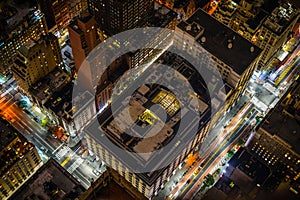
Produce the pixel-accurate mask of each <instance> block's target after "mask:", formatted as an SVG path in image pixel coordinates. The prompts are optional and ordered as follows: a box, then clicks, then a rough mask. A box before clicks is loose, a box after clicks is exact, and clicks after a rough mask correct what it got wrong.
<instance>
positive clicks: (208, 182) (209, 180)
mask: <svg viewBox="0 0 300 200" xmlns="http://www.w3.org/2000/svg"><path fill="white" fill-rule="evenodd" d="M214 183H215V180H214V177H213V175H211V174H207V175H206V176H205V177H204V186H205V187H210V186H212V185H213V184H214Z"/></svg>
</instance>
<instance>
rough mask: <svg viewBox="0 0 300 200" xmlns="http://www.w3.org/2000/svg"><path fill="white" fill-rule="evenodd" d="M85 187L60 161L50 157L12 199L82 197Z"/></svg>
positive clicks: (71, 199)
mask: <svg viewBox="0 0 300 200" xmlns="http://www.w3.org/2000/svg"><path fill="white" fill-rule="evenodd" d="M84 192H85V189H84V188H83V187H82V186H81V185H80V183H79V182H78V181H77V180H76V179H75V178H74V177H73V176H72V175H71V174H70V173H69V172H68V171H67V170H65V169H64V168H63V167H62V166H61V165H60V164H59V163H57V162H56V161H55V160H53V159H52V158H50V159H49V160H48V161H47V162H46V163H45V164H44V165H43V166H42V167H41V168H40V169H39V170H37V172H36V173H35V174H34V175H33V176H32V177H31V178H30V179H29V180H28V181H27V182H26V184H24V185H22V186H21V187H20V188H19V189H18V190H17V191H16V192H15V194H14V195H13V196H12V197H11V200H27V199H65V200H74V199H80V197H81V195H82V194H83V193H84Z"/></svg>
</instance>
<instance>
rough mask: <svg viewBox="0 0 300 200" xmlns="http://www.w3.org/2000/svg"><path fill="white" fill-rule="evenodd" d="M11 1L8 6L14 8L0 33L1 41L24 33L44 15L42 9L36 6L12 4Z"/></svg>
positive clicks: (6, 18)
mask: <svg viewBox="0 0 300 200" xmlns="http://www.w3.org/2000/svg"><path fill="white" fill-rule="evenodd" d="M9 2H10V3H9V5H8V6H9V8H10V9H11V10H12V11H11V13H12V15H11V16H8V17H5V23H4V29H3V30H2V31H1V33H0V42H1V41H3V42H4V41H5V40H6V39H7V38H12V37H14V36H15V35H18V34H20V33H22V30H24V29H26V28H28V27H30V26H31V25H32V24H35V23H36V22H37V21H38V20H40V19H41V18H42V17H43V16H44V14H43V13H41V11H40V10H38V9H35V8H34V7H32V8H31V7H27V6H26V5H25V6H24V5H23V6H22V5H16V4H12V1H9Z"/></svg>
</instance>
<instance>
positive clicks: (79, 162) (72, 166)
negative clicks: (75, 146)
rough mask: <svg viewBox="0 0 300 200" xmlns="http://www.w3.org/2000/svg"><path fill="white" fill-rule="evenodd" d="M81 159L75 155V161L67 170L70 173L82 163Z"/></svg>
mask: <svg viewBox="0 0 300 200" xmlns="http://www.w3.org/2000/svg"><path fill="white" fill-rule="evenodd" d="M83 161H84V160H83V159H82V158H80V157H77V158H76V160H75V162H74V163H73V164H72V165H71V166H70V167H69V168H68V169H67V171H68V172H69V173H70V174H72V173H73V172H74V171H75V170H76V169H77V168H78V167H79V166H80V165H81V164H82V163H83Z"/></svg>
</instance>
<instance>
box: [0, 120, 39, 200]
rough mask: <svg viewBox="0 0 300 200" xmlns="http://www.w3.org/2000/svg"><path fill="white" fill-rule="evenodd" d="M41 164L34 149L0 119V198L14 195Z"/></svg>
mask: <svg viewBox="0 0 300 200" xmlns="http://www.w3.org/2000/svg"><path fill="white" fill-rule="evenodd" d="M41 164H42V161H41V159H40V157H39V154H38V153H37V150H36V148H35V147H34V146H33V145H32V144H31V143H29V142H28V141H27V140H26V139H25V138H24V137H23V136H22V135H21V134H20V133H19V132H18V131H17V130H15V129H14V128H13V127H12V126H11V125H10V124H8V122H6V121H4V120H2V118H0V198H1V199H7V198H8V197H10V196H11V195H12V194H13V193H15V192H16V190H17V189H18V188H19V187H20V186H21V185H22V184H24V183H25V182H26V181H27V179H28V178H29V177H30V176H31V175H32V174H33V173H34V172H35V171H36V170H37V169H38V168H39V167H40V166H41Z"/></svg>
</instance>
